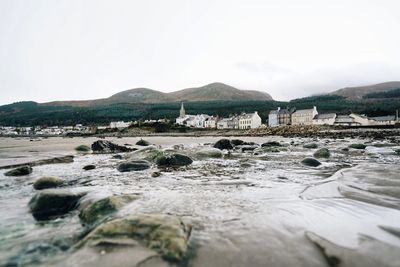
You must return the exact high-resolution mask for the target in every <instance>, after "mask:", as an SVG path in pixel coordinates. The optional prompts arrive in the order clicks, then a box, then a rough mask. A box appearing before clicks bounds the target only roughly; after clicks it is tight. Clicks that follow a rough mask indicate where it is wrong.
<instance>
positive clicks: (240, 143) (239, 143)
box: [231, 139, 244, 146]
mask: <svg viewBox="0 0 400 267" xmlns="http://www.w3.org/2000/svg"><path fill="white" fill-rule="evenodd" d="M231 144H232V145H233V146H240V145H243V144H244V141H243V140H240V139H233V140H232V141H231Z"/></svg>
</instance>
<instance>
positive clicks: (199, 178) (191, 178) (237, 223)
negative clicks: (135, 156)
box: [0, 136, 400, 266]
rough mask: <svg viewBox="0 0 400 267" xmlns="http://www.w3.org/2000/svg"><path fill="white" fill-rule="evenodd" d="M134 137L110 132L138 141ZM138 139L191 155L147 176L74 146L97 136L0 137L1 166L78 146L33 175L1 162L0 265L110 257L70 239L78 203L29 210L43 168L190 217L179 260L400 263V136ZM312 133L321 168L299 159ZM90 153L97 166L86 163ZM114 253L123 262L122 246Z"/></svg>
mask: <svg viewBox="0 0 400 267" xmlns="http://www.w3.org/2000/svg"><path fill="white" fill-rule="evenodd" d="M228 138H229V137H228ZM139 139H140V138H107V139H106V140H111V141H113V142H115V143H118V144H120V145H124V144H132V145H134V144H135V143H136V141H138V140H139ZM145 139H146V140H148V141H149V142H150V143H152V144H155V145H156V146H159V147H161V148H163V149H174V150H176V151H179V152H180V153H184V154H187V155H190V156H192V157H193V158H194V159H195V160H194V162H193V164H191V165H190V166H188V167H184V168H180V169H177V170H171V171H165V172H164V171H163V172H162V175H161V176H160V177H157V178H152V177H151V173H152V172H153V171H155V170H157V167H156V166H152V168H151V169H149V170H144V171H139V172H128V173H120V172H118V171H117V170H116V166H117V165H118V164H119V163H120V162H121V160H118V159H113V158H112V157H111V155H109V154H99V155H94V154H82V153H77V152H75V151H74V147H76V146H78V145H81V144H84V145H90V144H92V143H93V142H94V141H95V140H97V139H96V138H48V139H42V140H41V141H30V140H29V139H24V138H21V139H14V138H12V139H11V138H1V139H0V166H4V165H8V164H16V163H24V162H29V161H32V160H37V159H43V158H49V157H54V156H62V155H75V160H74V162H73V163H68V164H53V165H43V166H37V167H34V171H33V172H32V174H30V175H28V176H23V177H18V178H15V177H6V176H4V172H5V170H0V192H1V194H0V207H1V208H0V214H1V218H0V251H2V252H1V253H0V265H7V264H16V265H15V266H18V265H20V266H24V265H26V266H28V265H29V266H31V265H43V266H46V265H55V266H74V265H86V266H94V265H96V266H107V265H106V264H105V262H106V261H105V262H103V265H102V264H101V261H99V260H98V258H96V256H94V258H93V260H92V261H91V260H88V259H87V258H86V259H85V257H82V258H81V257H80V256H79V254H76V253H77V252H76V251H74V250H73V249H71V247H72V246H73V243H74V242H75V238H76V236H77V235H78V234H79V233H81V232H82V230H83V229H82V226H81V225H80V222H79V218H78V216H76V213H72V214H71V215H70V216H65V217H62V218H59V219H57V220H55V221H52V222H48V223H44V224H43V223H38V222H36V221H35V220H34V218H33V217H32V215H31V214H30V213H29V210H28V208H27V203H28V202H29V200H30V198H31V197H32V196H33V195H34V194H35V190H34V189H33V187H32V183H33V181H35V180H36V179H37V178H39V177H41V176H58V177H61V178H63V179H65V180H66V181H70V182H71V183H70V184H71V187H73V188H86V189H90V190H91V191H92V192H94V193H100V194H105V195H106V194H115V193H118V194H120V193H137V194H140V196H141V197H140V198H139V199H138V200H136V201H134V202H132V203H131V204H129V205H128V206H126V207H124V208H123V209H122V210H121V211H120V212H119V213H118V216H121V217H124V216H126V215H127V214H130V213H132V212H134V213H162V214H173V215H177V216H179V217H180V218H182V219H183V220H185V221H187V222H189V223H190V224H192V225H193V230H192V233H191V238H190V243H189V252H188V255H187V257H186V258H185V260H184V261H183V262H181V263H180V264H178V265H180V266H329V265H332V262H331V261H330V258H329V255H328V254H329V253H328V254H327V251H328V252H332V253H333V255H334V256H335V257H337V258H338V259H339V262H340V263H341V264H342V265H340V266H377V264H379V265H380V266H399V264H400V256H399V255H400V238H399V237H398V236H396V235H395V234H393V233H391V232H390V231H387V230H385V228H389V229H392V228H394V229H398V228H400V224H399V222H400V193H399V192H400V190H399V188H400V186H399V183H400V175H399V173H400V165H399V163H400V156H399V155H397V154H396V153H394V150H396V149H399V148H400V147H399V145H398V144H394V143H389V142H386V141H385V140H383V141H371V140H355V139H343V140H330V139H319V140H312V139H309V138H282V137H273V136H272V137H240V139H242V140H244V141H247V142H255V143H257V144H261V143H264V142H267V141H272V140H273V141H278V142H280V143H282V144H283V147H281V148H279V152H276V151H275V152H271V151H267V150H261V149H259V151H260V153H253V152H252V151H249V152H240V151H233V152H232V153H231V154H227V152H224V153H225V157H224V158H221V159H210V158H202V159H199V158H196V156H195V153H196V151H197V150H198V149H199V148H200V147H208V146H210V144H212V143H214V142H216V141H217V140H218V139H220V138H219V137H146V138H145ZM310 142H315V143H318V145H319V147H326V148H329V150H330V151H331V154H332V155H331V157H330V158H329V159H320V161H321V162H322V165H320V166H319V167H316V168H313V167H307V166H304V165H302V164H301V163H300V161H301V160H302V159H303V158H305V157H309V156H312V154H313V152H315V150H316V149H307V148H303V146H302V145H303V144H306V143H310ZM360 142H362V143H366V144H367V145H368V146H367V148H366V149H365V150H353V149H350V150H349V151H343V150H342V149H343V148H345V147H347V146H348V145H349V144H351V143H360ZM174 145H180V146H179V147H176V146H175V147H174ZM122 161H123V160H122ZM87 164H95V165H96V169H95V170H92V171H87V172H86V171H83V170H82V167H83V166H85V165H87ZM60 244H61V245H60ZM324 251H325V252H324ZM377 251H379V253H377ZM83 255H85V254H84V253H83ZM138 255H142V254H138ZM97 257H101V256H97ZM111 257H112V256H111ZM138 257H146V256H138ZM122 258H123V256H122ZM107 259H110V258H109V257H108V258H107ZM111 259H113V260H114V263H115V266H118V265H119V261H120V260H121V257H119V259H118V257H115V258H111ZM366 259H367V260H366ZM365 260H366V261H365ZM161 262H162V263H163V264H164V263H165V264H169V265H171V266H175V263H166V262H164V261H161ZM140 266H146V265H140ZM149 266H152V265H151V264H150V265H149Z"/></svg>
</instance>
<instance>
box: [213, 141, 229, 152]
mask: <svg viewBox="0 0 400 267" xmlns="http://www.w3.org/2000/svg"><path fill="white" fill-rule="evenodd" d="M214 147H215V148H218V149H221V150H224V149H228V150H229V149H233V146H232V143H231V141H230V140H229V139H220V140H218V141H217V142H216V143H215V144H214Z"/></svg>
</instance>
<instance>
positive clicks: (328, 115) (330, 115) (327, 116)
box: [314, 113, 336, 120]
mask: <svg viewBox="0 0 400 267" xmlns="http://www.w3.org/2000/svg"><path fill="white" fill-rule="evenodd" d="M335 117H336V113H326V114H318V115H316V116H315V118H314V119H317V120H326V119H333V118H335Z"/></svg>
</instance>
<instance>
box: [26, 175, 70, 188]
mask: <svg viewBox="0 0 400 267" xmlns="http://www.w3.org/2000/svg"><path fill="white" fill-rule="evenodd" d="M63 183H64V180H63V179H61V178H58V177H51V176H45V177H41V178H39V179H37V180H36V181H35V182H34V183H33V188H35V189H36V190H42V189H47V188H55V187H59V186H60V185H62V184H63Z"/></svg>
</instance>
